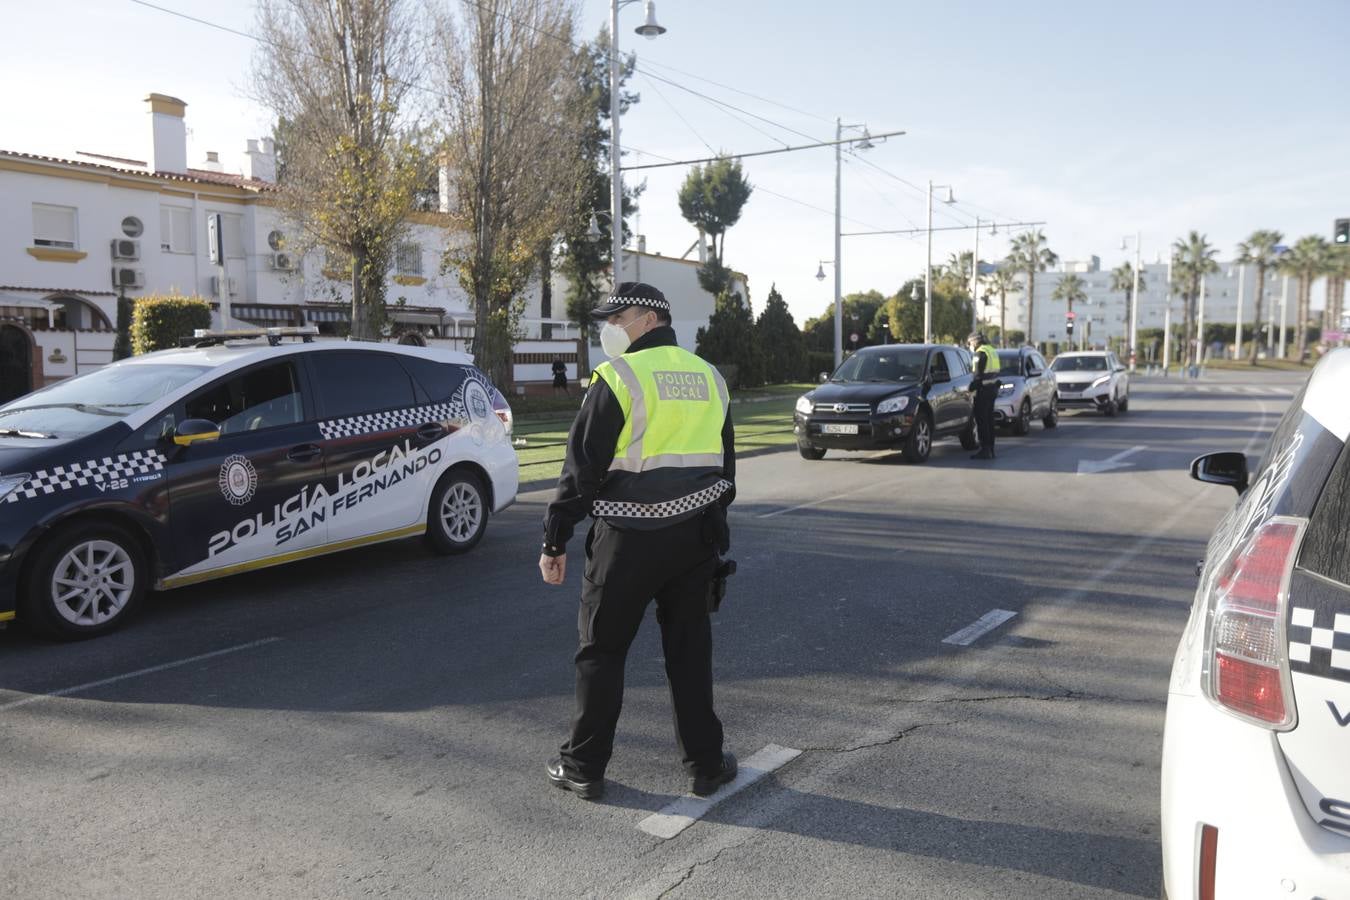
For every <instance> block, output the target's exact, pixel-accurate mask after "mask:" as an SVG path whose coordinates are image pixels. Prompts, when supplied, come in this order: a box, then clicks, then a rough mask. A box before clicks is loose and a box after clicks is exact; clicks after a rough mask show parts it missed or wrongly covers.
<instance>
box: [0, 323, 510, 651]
mask: <svg viewBox="0 0 1350 900" xmlns="http://www.w3.org/2000/svg"><path fill="white" fill-rule="evenodd" d="M312 336H313V332H312V330H310V331H305V330H295V331H293V332H285V331H281V330H272V331H270V333H254V334H246V335H239V334H238V333H231V334H203V333H200V332H199V333H198V337H199V339H198V340H197V341H196V342H195V343H194V345H192V346H187V347H184V348H181V349H176V350H164V351H160V352H157V353H150V354H146V355H144V356H139V357H135V358H132V359H127V360H123V361H121V362H118V363H114V364H113V365H110V366H107V367H106V368H102V369H99V370H97V371H95V372H91V373H89V374H86V375H81V376H79V377H76V378H72V379H69V380H67V381H62V382H59V383H57V384H55V385H52V386H50V387H48V388H46V389H44V390H41V391H38V392H36V393H32V394H29V395H27V396H25V397H21V398H19V399H18V400H15V401H13V402H11V403H9V404H8V405H6V406H3V407H0V621H5V620H9V619H13V618H16V617H17V618H18V619H20V620H22V621H24V622H25V623H27V624H28V625H29V626H30V627H31V628H33V629H34V630H35V631H37V632H39V633H41V634H44V635H47V636H50V637H55V638H65V639H69V638H81V637H91V636H93V635H97V634H101V633H103V632H106V631H109V630H111V629H113V628H115V627H117V626H118V625H119V624H121V622H122V621H123V620H124V619H126V617H127V616H128V614H129V613H130V612H131V611H132V610H133V609H134V607H135V606H136V604H137V602H138V601H139V600H140V599H141V598H142V597H143V596H144V595H145V592H146V591H147V590H148V589H150V588H152V587H153V588H160V589H167V588H176V587H182V586H184V585H190V584H196V583H198V582H201V581H206V580H208V579H212V578H220V577H223V576H226V575H233V574H235V573H237V572H246V571H249V570H253V569H259V568H263V567H266V566H273V565H277V564H280V563H285V562H290V561H293V560H298V559H304V558H307V557H311V556H318V555H321V554H325V553H333V552H335V551H339V550H345V549H348V548H352V547H359V546H363V545H366V544H373V543H377V542H380V541H389V540H395V539H398V538H404V537H409V536H412V535H425V538H426V540H427V542H428V543H429V544H430V546H431V547H432V548H433V549H434V550H436V551H438V552H442V553H462V552H464V551H467V550H469V549H470V548H472V547H473V546H474V545H475V544H477V543H478V541H479V539H480V538H481V537H482V536H483V531H484V529H485V528H486V526H487V522H488V517H489V516H490V515H491V514H492V513H494V512H497V511H500V510H501V509H503V508H504V507H506V506H507V505H509V504H510V503H512V502H513V501H514V499H515V496H516V489H517V485H518V480H519V473H518V464H517V460H516V454H515V450H514V449H513V448H512V446H511V438H510V430H511V410H510V407H509V406H508V405H507V403H506V401H505V399H504V398H503V397H502V395H501V393H500V392H498V391H497V389H496V388H495V387H494V386H493V385H492V383H491V382H490V381H489V380H488V378H487V377H486V376H485V375H484V374H483V373H482V372H480V371H479V370H478V369H476V368H474V367H473V365H472V363H471V361H470V359H469V358H468V357H467V356H465V355H464V354H460V353H454V352H448V351H443V350H437V349H426V348H420V347H408V346H399V345H390V344H359V343H347V342H339V341H327V342H311V338H312ZM236 337H242V338H243V339H240V340H236V339H234V338H236ZM288 337H289V338H293V339H292V340H291V341H289V342H288V341H287V340H285V338H288ZM296 337H298V338H299V340H295V339H294V338H296ZM263 338H265V340H264V339H263Z"/></svg>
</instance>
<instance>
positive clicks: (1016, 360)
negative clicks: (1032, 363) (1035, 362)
mask: <svg viewBox="0 0 1350 900" xmlns="http://www.w3.org/2000/svg"><path fill="white" fill-rule="evenodd" d="M998 365H999V373H1000V374H1003V375H1021V374H1022V354H1021V353H1018V352H1017V351H1016V350H1000V351H998Z"/></svg>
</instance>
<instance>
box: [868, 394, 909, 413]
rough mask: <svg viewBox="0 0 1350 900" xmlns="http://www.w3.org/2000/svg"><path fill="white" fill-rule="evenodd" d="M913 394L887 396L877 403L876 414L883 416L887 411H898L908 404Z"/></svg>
mask: <svg viewBox="0 0 1350 900" xmlns="http://www.w3.org/2000/svg"><path fill="white" fill-rule="evenodd" d="M913 396H914V395H913V394H901V395H900V396H899V397H887V398H886V399H885V400H882V401H881V402H880V403H878V404H877V415H880V416H884V415H886V414H887V413H898V412H900V411H901V410H903V409H904V408H905V407H907V406H909V401H910V400H911V399H912V398H913Z"/></svg>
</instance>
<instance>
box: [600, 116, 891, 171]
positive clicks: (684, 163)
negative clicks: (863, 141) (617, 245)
mask: <svg viewBox="0 0 1350 900" xmlns="http://www.w3.org/2000/svg"><path fill="white" fill-rule="evenodd" d="M686 124H687V123H686ZM901 134H904V132H903V131H887V132H883V133H881V134H874V135H872V137H874V138H886V137H895V136H897V135H901ZM700 140H702V138H700ZM857 140H858V138H843V139H842V140H838V141H817V142H816V143H814V144H801V145H799V146H796V147H790V146H789V147H782V148H779V149H775V150H755V151H752V152H750V153H719V154H717V155H716V156H707V157H703V158H701V159H680V160H670V161H669V162H662V163H647V164H645V165H641V166H620V167H619V168H620V170H621V171H624V172H633V171H636V170H638V169H665V168H669V167H670V166H693V165H698V164H700V163H708V162H716V161H717V160H719V159H748V158H749V157H752V156H773V155H774V154H776V153H796V152H797V151H798V150H815V149H817V148H819V147H834V146H837V145H839V144H850V143H853V142H855V141H857ZM705 145H706V142H705ZM708 149H709V150H711V149H712V148H711V147H709V148H708ZM713 152H716V151H713Z"/></svg>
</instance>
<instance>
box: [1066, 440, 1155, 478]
mask: <svg viewBox="0 0 1350 900" xmlns="http://www.w3.org/2000/svg"><path fill="white" fill-rule="evenodd" d="M1147 449H1148V445H1147V444H1140V445H1138V446H1137V447H1131V448H1130V449H1128V450H1122V451H1120V452H1119V453H1117V454H1116V455H1115V456H1108V457H1107V458H1106V459H1080V460H1079V461H1078V474H1079V475H1084V474H1087V475H1097V474H1099V473H1101V472H1110V471H1111V470H1112V469H1123V468H1125V467H1126V466H1132V465H1134V463H1127V462H1124V460H1125V459H1127V458H1128V457H1131V456H1134V455H1135V454H1136V453H1138V452H1140V451H1141V450H1147Z"/></svg>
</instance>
